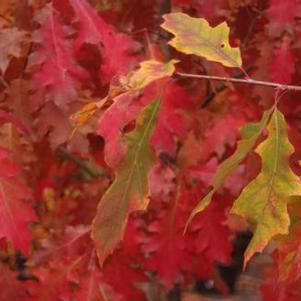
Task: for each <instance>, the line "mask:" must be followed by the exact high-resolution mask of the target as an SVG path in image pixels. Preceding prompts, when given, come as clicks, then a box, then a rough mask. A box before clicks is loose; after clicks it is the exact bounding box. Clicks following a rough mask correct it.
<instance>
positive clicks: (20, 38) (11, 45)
mask: <svg viewBox="0 0 301 301" xmlns="http://www.w3.org/2000/svg"><path fill="white" fill-rule="evenodd" d="M26 36H27V34H26V32H25V31H22V30H19V29H18V28H16V27H12V28H5V29H2V30H1V31H0V70H1V72H2V74H4V73H5V71H6V68H7V67H8V64H9V62H10V60H11V58H12V57H19V56H20V55H21V45H22V42H24V40H25V39H26Z"/></svg>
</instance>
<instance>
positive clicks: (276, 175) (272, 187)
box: [231, 109, 301, 266]
mask: <svg viewBox="0 0 301 301" xmlns="http://www.w3.org/2000/svg"><path fill="white" fill-rule="evenodd" d="M293 152H294V147H293V146H292V145H291V143H290V142H289V140H288V136H287V125H286V122H285V119H284V116H283V114H282V113H281V112H279V111H278V110H277V109H275V110H274V112H273V115H272V117H271V120H270V122H269V124H268V137H267V139H266V140H264V141H263V142H262V143H261V144H260V145H259V146H258V147H257V149H256V153H257V154H258V155H259V156H260V157H261V160H262V169H261V172H260V173H259V174H258V176H257V177H256V178H255V179H254V180H253V181H251V182H250V183H249V184H248V185H247V186H246V187H245V188H244V189H243V191H242V192H241V194H240V196H239V197H238V199H237V200H236V201H235V203H234V205H233V207H232V209H231V213H233V214H236V215H239V216H242V217H243V218H245V219H247V220H248V221H249V222H250V223H251V224H252V225H254V227H255V228H254V236H253V238H252V240H251V242H250V244H249V246H248V248H247V250H246V252H245V255H244V266H246V264H247V263H248V261H249V260H250V258H251V257H252V256H253V255H254V254H255V253H256V252H262V250H263V249H264V248H265V247H266V246H267V244H268V243H269V241H270V240H271V239H272V238H273V237H274V236H276V235H278V234H287V233H288V230H289V225H290V218H289V214H288V210H287V204H288V202H289V200H290V198H291V197H292V196H301V182H300V179H299V178H298V177H297V176H296V175H295V174H294V173H293V171H292V170H291V168H290V166H289V162H288V158H289V156H290V155H291V154H292V153H293Z"/></svg>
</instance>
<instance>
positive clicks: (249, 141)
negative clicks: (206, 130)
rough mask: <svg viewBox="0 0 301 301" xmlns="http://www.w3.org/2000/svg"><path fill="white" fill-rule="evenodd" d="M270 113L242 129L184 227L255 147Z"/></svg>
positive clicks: (267, 112)
mask: <svg viewBox="0 0 301 301" xmlns="http://www.w3.org/2000/svg"><path fill="white" fill-rule="evenodd" d="M271 113H272V109H269V110H267V111H265V112H264V113H263V116H262V118H261V120H260V121H259V122H256V123H249V124H246V125H245V126H244V127H243V128H242V130H241V138H242V139H241V140H240V141H239V142H238V144H237V148H236V150H235V152H234V153H233V154H232V155H231V156H230V157H229V158H227V159H226V160H225V161H224V162H223V163H222V164H221V165H220V166H219V167H218V168H217V171H216V173H215V175H214V177H213V181H212V186H213V188H212V190H211V191H210V192H209V193H208V194H207V195H206V196H205V197H204V198H203V199H202V200H201V201H200V202H199V204H198V205H197V206H196V207H195V208H194V209H193V211H192V212H191V214H190V217H189V219H188V221H187V224H186V227H187V226H188V225H189V223H190V221H191V220H192V219H193V217H194V216H195V215H196V214H197V213H199V212H201V211H203V210H204V209H205V208H206V207H207V206H208V205H209V204H210V202H211V199H212V196H213V194H214V193H215V192H216V191H217V190H218V189H219V188H220V187H221V185H222V184H223V182H224V181H225V179H226V178H227V177H228V176H229V175H230V174H231V173H232V172H233V171H234V170H235V169H236V167H237V166H238V165H239V164H240V163H241V162H242V161H243V160H244V159H245V157H246V156H247V154H248V153H249V152H250V151H251V150H252V148H253V147H254V146H255V143H256V141H257V140H258V138H259V136H260V135H261V133H262V131H263V130H264V129H265V127H266V125H267V122H268V121H269V118H270V116H271Z"/></svg>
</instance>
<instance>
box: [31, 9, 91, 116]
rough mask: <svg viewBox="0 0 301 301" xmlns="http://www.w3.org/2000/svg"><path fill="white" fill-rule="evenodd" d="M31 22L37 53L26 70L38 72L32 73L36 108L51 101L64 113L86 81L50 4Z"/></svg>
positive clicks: (64, 30)
mask: <svg viewBox="0 0 301 301" xmlns="http://www.w3.org/2000/svg"><path fill="white" fill-rule="evenodd" d="M35 20H36V21H37V22H38V23H39V24H40V28H39V29H38V30H36V31H35V32H34V33H33V37H32V39H33V41H34V42H35V43H36V44H38V49H37V50H36V51H35V52H34V53H33V54H32V55H31V57H30V66H36V67H37V69H38V70H37V71H36V72H35V73H34V87H35V90H36V91H37V95H36V98H35V99H36V101H38V104H37V106H39V105H41V104H43V103H44V102H47V101H52V102H54V103H55V104H56V105H57V106H58V107H59V108H60V109H62V110H63V111H67V108H68V104H69V103H70V102H72V101H75V100H77V99H76V98H77V91H78V89H79V88H80V87H81V81H82V80H83V79H85V78H86V73H85V71H84V70H83V69H82V68H81V67H80V66H79V65H78V64H77V62H76V61H75V58H74V55H73V50H72V45H71V43H70V40H68V39H67V37H68V35H70V34H71V33H72V31H71V29H70V28H68V27H66V26H63V25H62V24H61V23H60V21H59V13H58V12H57V11H56V10H55V9H54V8H53V6H52V5H51V4H48V5H46V6H45V7H44V8H43V9H42V10H41V12H40V13H39V14H38V15H37V16H36V17H35ZM35 109H37V107H35Z"/></svg>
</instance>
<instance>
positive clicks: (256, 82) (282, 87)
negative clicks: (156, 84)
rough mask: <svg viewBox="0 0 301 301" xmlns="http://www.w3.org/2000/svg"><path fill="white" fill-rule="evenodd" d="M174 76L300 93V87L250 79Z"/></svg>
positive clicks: (195, 75)
mask: <svg viewBox="0 0 301 301" xmlns="http://www.w3.org/2000/svg"><path fill="white" fill-rule="evenodd" d="M176 75H179V76H182V77H190V78H198V79H210V80H216V81H222V82H231V83H239V84H249V85H257V86H264V87H271V88H275V89H279V90H291V91H301V86H294V85H285V84H280V83H274V82H267V81H261V80H255V79H251V78H246V79H243V78H233V77H223V76H214V75H202V74H190V73H183V72H176Z"/></svg>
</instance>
